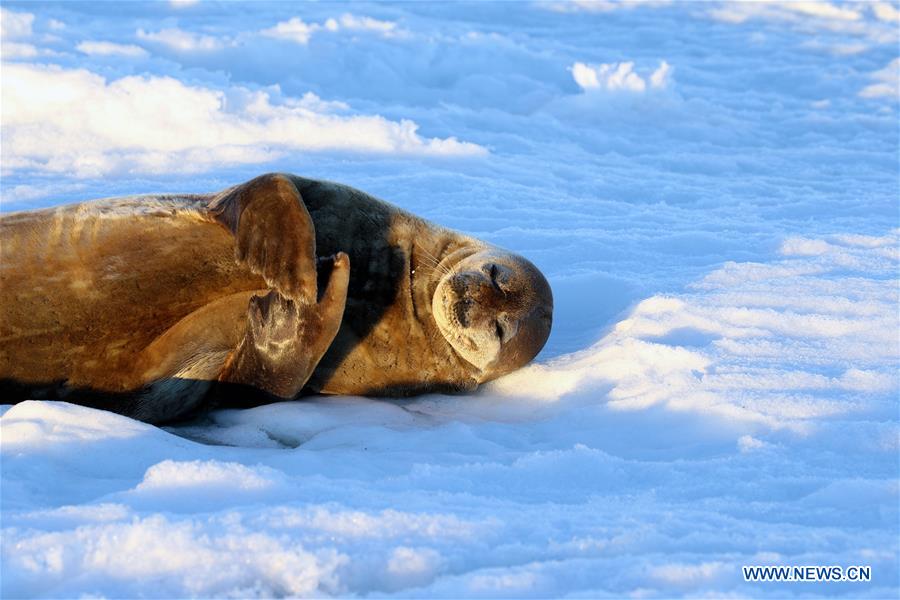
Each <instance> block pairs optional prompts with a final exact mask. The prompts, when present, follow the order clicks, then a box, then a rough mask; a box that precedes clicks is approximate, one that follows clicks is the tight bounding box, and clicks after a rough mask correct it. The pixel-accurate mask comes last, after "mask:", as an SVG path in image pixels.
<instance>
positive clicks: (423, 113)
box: [0, 1, 900, 598]
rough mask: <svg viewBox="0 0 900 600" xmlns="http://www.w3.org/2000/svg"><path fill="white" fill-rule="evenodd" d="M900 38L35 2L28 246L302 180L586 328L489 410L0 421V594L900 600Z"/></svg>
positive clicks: (493, 10)
mask: <svg viewBox="0 0 900 600" xmlns="http://www.w3.org/2000/svg"><path fill="white" fill-rule="evenodd" d="M897 9H898V6H897V4H896V3H884V2H882V3H875V2H873V3H865V4H863V3H845V4H842V3H826V2H819V3H792V2H765V3H763V2H754V3H712V2H710V3H666V2H621V3H612V2H602V1H596V2H570V3H554V2H549V3H535V4H530V5H526V4H518V5H509V4H493V3H477V4H460V3H457V4H452V3H451V4H437V3H427V4H426V3H402V4H362V3H354V4H353V5H352V6H349V5H348V6H341V7H339V6H336V5H332V4H328V3H321V4H313V5H310V6H303V7H298V6H294V5H290V4H285V3H276V4H259V3H256V4H253V5H249V4H248V5H243V4H226V5H215V4H206V3H194V2H178V3H174V2H173V3H169V4H162V3H158V4H153V5H144V4H129V5H127V6H125V5H123V6H117V7H116V9H115V10H112V9H111V7H110V6H106V5H86V4H63V5H55V4H53V5H51V4H47V5H45V4H39V3H27V4H20V3H15V2H6V3H4V6H3V8H2V26H3V34H2V37H3V39H2V42H3V51H2V55H3V77H4V85H3V88H2V96H3V98H2V101H3V106H4V110H3V112H2V113H0V119H2V127H3V137H4V143H3V145H2V148H0V156H2V174H3V182H2V195H0V208H2V210H3V211H8V210H21V209H28V208H35V207H41V206H50V205H55V204H59V203H63V202H69V201H76V200H83V199H89V198H94V197H101V196H111V195H127V194H134V193H146V192H151V191H188V192H191V191H210V190H215V189H221V188H224V187H226V186H227V185H231V184H234V183H236V182H239V181H242V180H246V179H249V178H250V177H252V176H254V175H257V174H259V173H261V172H265V171H271V170H285V171H291V172H296V173H299V174H303V175H306V176H313V177H323V178H328V179H334V180H338V181H342V182H346V183H349V184H351V185H355V186H357V187H359V188H361V189H364V190H366V191H369V192H372V193H374V194H377V195H379V196H381V197H383V198H385V199H388V200H390V201H392V202H395V203H397V204H398V205H400V206H402V207H404V208H407V209H409V210H412V211H413V212H416V213H418V214H421V215H423V216H425V217H426V218H429V219H431V220H434V221H436V222H439V223H441V224H444V225H447V226H450V227H453V228H456V229H460V230H463V231H465V232H466V233H470V234H473V235H476V236H478V237H482V238H484V239H486V240H488V241H491V242H494V243H497V244H499V245H502V246H505V247H508V248H510V249H513V250H515V251H518V252H521V253H522V254H524V255H526V256H528V257H529V258H530V259H532V260H533V261H534V262H535V263H536V264H537V265H538V266H539V267H540V268H541V269H542V270H543V271H544V272H545V273H546V274H547V276H548V278H549V280H550V282H551V285H552V287H553V290H554V296H555V304H556V309H555V314H554V331H553V334H552V336H551V339H550V341H549V343H548V345H547V347H546V348H545V350H544V351H543V352H542V354H541V355H540V356H539V357H538V360H537V361H536V362H535V363H533V364H532V365H530V366H528V367H526V368H525V369H522V370H521V371H518V372H516V373H513V374H511V375H509V376H508V377H505V378H503V379H501V380H498V381H496V382H494V383H492V384H489V385H487V386H484V387H483V388H482V389H481V390H480V391H479V392H478V393H475V394H471V395H464V396H434V395H433V396H424V397H420V398H415V399H408V400H403V401H389V400H385V399H371V398H368V399H367V398H356V397H332V398H327V397H322V398H311V399H306V400H304V401H301V402H290V403H281V404H273V405H268V406H262V407H259V408H255V409H250V410H240V411H236V410H228V411H217V412H214V413H212V414H209V415H207V416H205V417H203V418H201V419H198V420H196V421H194V422H190V423H183V424H179V425H176V426H171V427H166V428H162V429H160V428H157V427H152V426H149V425H146V424H142V423H139V422H135V421H132V420H129V419H125V418H123V417H120V416H118V415H115V414H111V413H105V412H102V411H96V410H92V409H88V408H83V407H79V406H74V405H70V404H66V403H61V402H25V403H21V404H18V405H15V406H9V405H5V406H3V407H2V408H0V414H2V417H0V475H2V482H0V483H2V488H0V501H2V542H0V551H2V563H0V567H2V568H0V580H2V581H0V595H2V596H3V597H51V598H59V597H79V596H86V597H99V596H104V597H136V596H150V597H184V596H200V597H219V596H228V597H256V596H262V597H270V596H400V597H454V598H455V597H517V598H518V597H535V596H537V597H546V596H554V597H556V596H572V597H623V596H629V597H673V596H684V595H687V596H691V597H699V596H714V597H726V596H734V597H786V596H808V595H813V596H845V597H854V598H856V597H872V598H886V597H890V598H896V597H897V596H898V594H900V561H898V557H900V548H898V546H900V509H898V506H900V498H898V496H900V477H898V475H900V414H898V392H900V377H898V369H897V366H898V359H900V333H898V332H900V296H898V294H900V284H898V269H900V220H898V210H900V207H898V202H900V200H898V198H900V183H898V160H900V153H898V147H900V142H898V128H897V110H898V95H897V92H896V89H897V72H898V68H897V60H898V57H897V47H898V46H897V44H898V41H897V40H898V21H897V15H898V14H900V13H898V10H897ZM113 13H115V14H113ZM11 83H14V84H15V85H10V84H11ZM53 90H55V91H53ZM51 92H53V93H51ZM63 96H65V97H68V98H70V99H71V102H73V104H68V105H67V104H66V102H65V101H64V100H63ZM173 130H178V131H181V132H182V134H181V135H178V136H172V135H169V134H168V133H167V132H171V131H173ZM0 401H2V399H0ZM757 564H773V565H840V566H844V567H846V566H850V565H870V566H871V568H872V581H871V582H867V583H861V582H818V583H772V582H768V583H750V582H745V581H744V580H743V577H742V574H741V566H742V565H757Z"/></svg>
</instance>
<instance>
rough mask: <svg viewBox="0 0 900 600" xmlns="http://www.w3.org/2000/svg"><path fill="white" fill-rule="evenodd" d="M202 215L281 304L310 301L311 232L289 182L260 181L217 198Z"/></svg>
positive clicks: (313, 287) (270, 177)
mask: <svg viewBox="0 0 900 600" xmlns="http://www.w3.org/2000/svg"><path fill="white" fill-rule="evenodd" d="M208 209H209V212H210V215H211V216H212V217H213V218H214V219H215V221H216V222H218V223H220V224H222V225H224V226H225V227H227V228H228V229H229V230H230V231H231V232H232V234H233V235H234V236H235V238H236V240H235V258H236V259H237V261H238V262H240V263H244V264H246V265H247V266H248V267H249V268H250V270H251V271H252V272H253V273H256V274H257V275H261V276H262V277H263V278H264V279H265V280H266V284H267V285H268V286H269V287H271V288H273V289H274V290H277V291H278V292H279V293H280V294H281V295H282V296H284V297H286V298H289V299H291V300H294V301H299V302H303V301H304V298H310V297H312V298H315V293H316V270H315V268H314V266H315V256H316V235H315V229H314V227H313V223H312V219H310V216H309V212H308V211H307V210H306V205H305V204H304V203H303V199H302V198H301V197H300V193H299V192H298V191H297V188H296V187H295V186H294V184H293V183H291V180H290V179H288V178H287V177H285V176H284V175H281V174H278V173H270V174H267V175H261V176H259V177H257V178H255V179H251V180H250V181H248V182H247V183H243V184H241V185H238V186H236V187H234V188H231V189H229V190H226V191H225V192H222V193H221V194H219V195H218V196H216V197H215V198H214V199H213V200H212V201H211V202H210V204H209V206H208Z"/></svg>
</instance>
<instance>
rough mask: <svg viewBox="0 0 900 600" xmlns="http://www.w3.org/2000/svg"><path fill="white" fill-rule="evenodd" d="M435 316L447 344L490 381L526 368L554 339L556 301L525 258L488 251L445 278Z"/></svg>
mask: <svg viewBox="0 0 900 600" xmlns="http://www.w3.org/2000/svg"><path fill="white" fill-rule="evenodd" d="M432 304H433V314H434V318H435V322H436V323H437V325H438V329H439V330H440V331H441V333H442V334H443V336H444V338H445V339H446V340H447V342H448V343H449V344H450V345H451V346H452V347H453V348H454V350H456V352H457V353H458V354H459V355H460V356H462V357H463V358H464V359H465V360H466V361H467V362H469V363H471V364H472V365H474V366H475V367H477V368H478V370H479V371H480V376H479V379H480V381H487V380H489V379H493V378H495V377H498V376H500V375H502V374H504V373H508V372H510V371H513V370H515V369H518V368H520V367H522V366H524V365H525V364H527V363H528V362H529V361H530V360H531V359H533V358H534V357H535V356H536V355H537V353H538V352H540V350H541V348H542V347H543V346H544V343H545V342H546V341H547V338H548V337H549V334H550V325H551V321H552V311H553V297H552V294H551V292H550V286H549V285H548V284H547V280H546V279H545V278H544V276H543V275H542V274H541V272H540V271H539V270H538V269H537V268H536V267H535V266H534V265H532V264H531V263H530V262H528V261H527V260H525V259H524V258H522V257H521V256H518V255H515V254H511V253H509V252H504V251H501V250H498V249H494V248H489V249H485V250H482V251H479V252H476V253H473V254H472V255H471V256H468V257H466V258H465V259H463V260H461V261H460V262H459V263H457V264H456V265H455V266H454V269H453V271H452V272H451V273H449V274H447V275H445V276H444V277H443V278H442V279H441V281H440V283H439V284H438V287H437V289H436V290H435V296H434V298H433V302H432Z"/></svg>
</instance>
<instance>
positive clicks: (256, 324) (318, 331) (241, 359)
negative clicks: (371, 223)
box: [218, 252, 350, 399]
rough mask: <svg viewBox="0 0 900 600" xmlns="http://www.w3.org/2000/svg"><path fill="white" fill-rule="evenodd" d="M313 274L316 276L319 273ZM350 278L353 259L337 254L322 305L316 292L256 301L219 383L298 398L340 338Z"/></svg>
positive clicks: (272, 293) (255, 298)
mask: <svg viewBox="0 0 900 600" xmlns="http://www.w3.org/2000/svg"><path fill="white" fill-rule="evenodd" d="M310 268H312V267H310ZM312 272H313V275H314V276H315V268H312ZM349 277H350V259H349V257H348V256H347V255H346V254H344V253H343V252H339V253H338V254H337V255H336V256H335V257H334V259H333V267H332V269H331V277H330V279H329V281H328V285H327V287H326V288H325V290H324V292H323V293H322V297H321V299H319V301H318V302H317V301H316V290H315V288H313V290H312V293H311V294H310V295H309V296H305V297H303V298H301V299H299V300H292V299H290V298H286V297H284V296H282V295H281V294H279V293H278V292H277V291H276V290H272V291H270V292H269V293H268V294H266V295H264V296H253V297H252V298H251V299H250V304H249V307H248V319H247V330H246V333H245V334H244V337H243V339H242V340H241V341H240V343H239V344H238V346H237V348H236V349H235V350H234V352H233V353H232V354H231V356H229V358H228V360H227V361H226V363H225V366H224V367H223V369H222V373H221V374H220V376H219V378H218V379H219V381H221V382H224V383H232V384H241V385H249V386H252V387H254V388H257V389H260V390H263V391H265V392H267V393H269V394H271V395H273V396H277V397H279V398H284V399H288V398H293V397H294V396H296V395H297V394H298V393H299V392H300V390H301V388H303V385H304V384H305V383H306V381H307V380H308V379H309V377H310V375H312V373H313V370H314V369H315V368H316V366H317V365H318V364H319V361H320V360H321V358H322V356H323V355H324V354H325V351H326V350H328V347H329V346H330V345H331V342H332V340H334V336H335V335H337V332H338V329H339V328H340V326H341V319H342V317H343V315H344V305H345V302H346V299H347V284H348V282H349ZM313 281H315V279H313Z"/></svg>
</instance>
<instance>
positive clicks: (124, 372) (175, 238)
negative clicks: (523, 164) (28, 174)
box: [0, 175, 549, 422]
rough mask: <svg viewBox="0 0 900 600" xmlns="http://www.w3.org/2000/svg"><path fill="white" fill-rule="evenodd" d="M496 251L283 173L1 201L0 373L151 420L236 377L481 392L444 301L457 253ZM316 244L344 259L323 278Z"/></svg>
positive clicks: (354, 388) (22, 388) (253, 381)
mask: <svg viewBox="0 0 900 600" xmlns="http://www.w3.org/2000/svg"><path fill="white" fill-rule="evenodd" d="M484 248H487V245H485V244H483V243H482V242H479V241H477V240H474V239H472V238H469V237H467V236H463V235H460V234H457V233H455V232H451V231H449V230H445V229H443V228H440V227H436V226H434V225H432V224H430V223H427V222H425V221H423V220H421V219H419V218H417V217H415V216H413V215H410V214H408V213H405V212H403V211H401V210H399V209H397V208H395V207H393V206H390V205H388V204H386V203H383V202H381V201H379V200H377V199H374V198H372V197H370V196H368V195H366V194H363V193H362V192H359V191H357V190H354V189H352V188H348V187H346V186H341V185H338V184H332V183H328V182H321V181H314V180H308V179H303V178H299V177H293V176H282V175H269V176H263V177H260V178H257V179H255V180H253V181H251V182H248V183H247V184H243V185H241V186H236V187H235V188H231V189H229V190H225V191H224V192H222V193H220V194H216V195H193V196H164V197H158V196H157V197H153V196H148V197H137V198H128V199H117V200H101V201H96V202H88V203H85V204H79V205H73V206H65V207H60V208H53V209H47V210H41V211H34V212H26V213H13V214H8V215H4V216H2V217H0V286H2V294H3V296H2V303H0V380H2V381H3V382H5V383H6V384H7V388H8V390H15V393H16V394H18V395H19V397H36V396H41V397H61V398H66V399H71V400H73V401H77V402H82V403H86V404H94V405H99V406H103V407H104V408H110V409H112V410H116V411H118V412H122V413H124V414H129V415H131V416H134V417H136V418H141V419H144V420H148V421H152V422H159V421H165V420H169V419H172V418H177V417H179V416H183V415H184V414H187V413H189V412H190V411H192V410H195V409H197V408H198V407H204V406H208V398H209V394H210V392H216V391H220V390H221V389H224V387H227V384H229V383H230V384H235V385H236V386H238V390H239V391H240V392H242V393H243V392H246V391H248V390H250V389H253V388H258V389H261V390H263V391H264V392H266V393H267V394H269V395H270V396H276V397H282V398H285V397H292V396H294V395H296V393H297V392H299V391H300V389H301V387H303V386H305V389H306V390H307V391H309V392H325V393H343V394H379V395H408V394H412V393H419V392H424V391H431V390H461V389H472V388H474V387H475V385H477V383H479V382H481V381H483V380H485V379H486V378H490V377H491V376H496V375H491V374H489V373H486V372H485V371H484V369H480V368H476V367H474V366H473V365H472V364H471V363H469V362H467V360H464V359H463V358H462V357H461V356H460V355H459V354H458V353H457V352H456V351H455V350H454V348H453V346H452V345H451V344H449V343H448V342H447V341H446V339H445V338H444V336H443V335H442V334H441V332H440V330H439V328H438V327H437V325H436V324H435V321H434V315H432V298H433V297H434V294H435V289H436V288H437V286H438V284H439V282H440V280H441V276H442V273H443V271H444V270H448V269H452V267H453V261H454V260H457V261H458V260H461V259H462V258H465V257H466V256H470V255H471V254H472V253H473V252H477V251H479V250H481V249H484ZM341 253H346V255H348V256H344V255H342V254H341ZM316 255H319V256H323V255H324V256H331V255H334V256H335V257H336V258H335V259H334V260H333V261H325V262H322V261H320V264H319V267H320V268H319V271H320V272H319V280H320V281H323V282H324V281H327V282H329V283H328V286H327V287H326V286H317V282H316V268H315V266H314V265H315V256H316ZM457 255H458V256H459V258H453V257H456V256H457ZM451 259H452V260H451ZM441 261H443V262H441ZM348 262H349V281H348V279H347V263H348ZM439 262H440V263H441V264H440V265H438V263H439ZM329 271H330V272H329ZM342 273H343V278H342V275H341V274H342ZM317 287H324V289H320V290H318V292H317ZM270 290H271V291H270ZM547 293H548V294H549V288H548V292H547ZM317 294H318V296H319V297H318V298H317ZM345 300H346V304H345ZM548 331H549V329H548ZM544 339H546V335H544V338H543V339H542V340H539V344H538V345H537V349H539V348H540V345H543V340H544ZM532 345H534V344H532ZM285 348H288V349H289V350H290V352H287V351H285ZM278 352H281V353H282V354H285V356H286V357H287V358H285V357H282V358H278V356H276V355H277V354H278ZM528 352H530V355H529V356H528V357H527V358H526V361H527V360H528V359H530V358H531V357H532V356H533V355H534V354H535V353H536V352H537V350H535V349H533V348H531V349H529V350H528ZM288 355H289V356H288ZM523 364H524V363H523ZM500 370H501V369H498V370H497V373H499V372H500ZM11 393H13V392H11V391H7V393H6V396H5V397H4V400H5V401H8V400H9V399H13V400H15V399H16V398H10V396H9V394H11ZM100 397H105V398H111V399H110V400H108V401H105V402H103V403H101V402H100V401H99V400H97V401H96V402H94V400H93V399H95V398H100Z"/></svg>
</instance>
